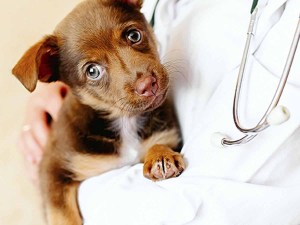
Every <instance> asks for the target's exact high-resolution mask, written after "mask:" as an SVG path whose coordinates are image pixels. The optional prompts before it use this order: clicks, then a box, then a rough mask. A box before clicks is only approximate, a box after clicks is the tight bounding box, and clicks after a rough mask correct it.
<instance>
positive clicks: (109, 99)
mask: <svg viewBox="0 0 300 225" xmlns="http://www.w3.org/2000/svg"><path fill="white" fill-rule="evenodd" d="M141 4H142V1H141V0H87V1H84V2H82V3H81V4H79V5H78V6H77V7H76V8H75V9H74V10H73V11H72V12H71V13H70V14H69V15H68V16H67V17H66V18H65V19H64V20H63V21H62V22H61V23H60V24H59V25H58V26H57V28H56V30H55V31H54V33H53V35H49V36H46V37H45V38H44V39H42V40H41V41H40V42H38V43H36V44H35V45H34V46H32V47H31V48H30V49H29V50H28V51H27V52H26V53H25V54H24V56H23V57H22V58H21V59H20V60H19V62H18V63H17V65H16V66H15V67H14V69H13V74H14V75H15V76H16V77H17V78H18V79H19V80H20V81H21V82H22V83H23V85H24V86H25V87H26V88H27V89H28V90H29V91H33V90H34V89H35V87H36V83H37V81H38V80H40V81H42V82H51V81H56V80H60V81H63V82H65V83H66V84H67V85H69V86H70V87H71V89H72V91H73V93H74V94H75V95H76V96H78V98H79V99H80V101H81V102H82V103H84V104H88V105H90V106H91V107H93V108H95V109H99V110H107V111H110V112H111V113H113V114H115V115H121V114H122V115H124V114H128V115H134V114H137V113H141V112H144V111H147V110H151V109H154V108H156V107H158V106H159V105H160V104H161V103H162V102H163V100H164V98H165V96H166V92H167V89H168V82H169V79H168V76H167V73H166V71H165V69H164V68H163V66H162V65H161V64H160V61H159V56H158V53H157V49H156V45H155V40H154V37H153V34H152V31H151V28H150V27H149V25H148V23H147V21H146V20H145V18H144V16H143V15H142V14H141V13H140V11H139V10H140V7H141Z"/></svg>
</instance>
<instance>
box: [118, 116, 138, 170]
mask: <svg viewBox="0 0 300 225" xmlns="http://www.w3.org/2000/svg"><path fill="white" fill-rule="evenodd" d="M140 126H141V122H140V121H139V120H138V118H137V117H121V118H119V119H117V120H115V121H114V122H113V127H114V129H116V130H117V131H118V133H119V137H120V146H119V148H118V153H119V155H120V160H121V163H124V164H128V163H137V162H139V161H140V158H141V154H142V152H143V151H142V146H141V138H140V137H139V135H138V132H139V129H141V128H140Z"/></svg>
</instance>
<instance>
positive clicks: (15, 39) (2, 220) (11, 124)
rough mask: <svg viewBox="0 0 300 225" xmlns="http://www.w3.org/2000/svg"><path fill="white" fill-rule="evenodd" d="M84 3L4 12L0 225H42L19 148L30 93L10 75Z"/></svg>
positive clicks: (21, 2) (46, 2) (52, 1)
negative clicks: (34, 47) (17, 144)
mask: <svg viewBox="0 0 300 225" xmlns="http://www.w3.org/2000/svg"><path fill="white" fill-rule="evenodd" d="M79 2H80V0H10V1H2V4H1V7H0V29H1V31H0V34H1V35H0V224H3V225H4V224H5V225H42V224H44V223H43V219H42V210H41V209H42V208H41V202H40V198H39V194H38V192H37V190H36V189H35V187H34V186H33V185H32V184H31V183H30V181H29V180H28V178H27V174H26V168H25V166H24V162H23V158H22V155H21V154H20V153H19V152H18V149H17V148H16V142H17V138H18V135H19V132H20V129H21V126H22V122H23V118H24V113H25V106H26V103H27V99H28V97H29V95H30V94H29V93H28V92H27V91H26V89H25V88H24V87H23V86H22V85H21V84H20V83H19V82H18V80H17V79H16V78H15V77H14V76H12V75H11V69H12V68H13V66H14V65H15V64H16V62H17V61H18V59H19V58H20V57H21V56H22V54H23V53H24V52H25V51H26V50H27V49H28V48H29V47H30V46H31V45H33V44H34V43H35V42H37V41H38V40H39V39H41V38H42V37H43V36H44V35H45V34H50V33H51V32H52V31H53V30H54V28H55V26H56V24H57V23H58V22H59V21H60V20H61V19H62V18H63V17H64V16H65V15H66V14H67V13H68V12H69V11H70V10H71V9H72V8H73V7H74V6H75V5H76V4H77V3H79Z"/></svg>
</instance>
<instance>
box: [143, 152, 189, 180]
mask: <svg viewBox="0 0 300 225" xmlns="http://www.w3.org/2000/svg"><path fill="white" fill-rule="evenodd" d="M163 147H164V148H162V146H160V148H159V149H156V151H153V152H154V153H155V154H149V155H148V156H147V157H146V159H145V164H144V176H145V177H147V178H149V179H151V180H154V181H158V180H164V179H168V178H171V177H178V176H179V175H180V174H181V173H182V172H183V171H184V169H185V164H184V161H183V158H182V155H181V154H179V153H177V152H174V151H173V150H171V149H169V148H168V147H166V146H163ZM154 150H155V149H154Z"/></svg>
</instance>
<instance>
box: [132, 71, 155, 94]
mask: <svg viewBox="0 0 300 225" xmlns="http://www.w3.org/2000/svg"><path fill="white" fill-rule="evenodd" d="M157 90H158V85H157V81H156V78H155V77H153V76H150V75H148V76H145V77H141V78H139V79H138V80H137V81H136V83H135V92H136V93H137V94H138V95H139V96H144V97H150V96H153V95H155V94H156V92H157Z"/></svg>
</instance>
